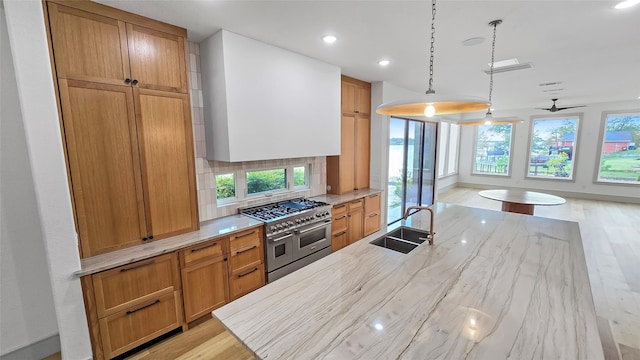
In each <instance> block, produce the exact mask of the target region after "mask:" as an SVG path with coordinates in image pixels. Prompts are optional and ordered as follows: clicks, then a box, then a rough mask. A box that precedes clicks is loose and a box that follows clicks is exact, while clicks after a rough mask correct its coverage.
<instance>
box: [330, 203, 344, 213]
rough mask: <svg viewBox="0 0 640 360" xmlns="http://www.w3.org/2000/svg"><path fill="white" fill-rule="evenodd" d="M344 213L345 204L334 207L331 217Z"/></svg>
mask: <svg viewBox="0 0 640 360" xmlns="http://www.w3.org/2000/svg"><path fill="white" fill-rule="evenodd" d="M346 213H347V203H344V204H338V205H336V206H334V207H333V209H332V210H331V215H332V216H338V215H342V214H346Z"/></svg>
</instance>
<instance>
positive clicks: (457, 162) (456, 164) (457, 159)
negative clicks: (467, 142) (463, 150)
mask: <svg viewBox="0 0 640 360" xmlns="http://www.w3.org/2000/svg"><path fill="white" fill-rule="evenodd" d="M453 126H455V127H456V129H457V131H456V137H455V141H456V146H455V147H454V149H456V156H455V160H454V163H453V165H454V168H455V170H453V171H450V169H449V165H450V164H451V140H454V139H453V137H451V129H452V128H453ZM461 134H462V128H461V126H460V125H459V124H456V123H450V124H449V139H448V140H447V163H446V165H447V166H446V167H445V177H446V176H452V175H457V174H458V167H459V166H460V136H461Z"/></svg>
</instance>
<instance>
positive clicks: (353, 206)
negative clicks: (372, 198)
mask: <svg viewBox="0 0 640 360" xmlns="http://www.w3.org/2000/svg"><path fill="white" fill-rule="evenodd" d="M363 203H364V201H363V200H362V199H358V200H353V201H349V212H351V211H353V210H357V209H361V208H362V206H363Z"/></svg>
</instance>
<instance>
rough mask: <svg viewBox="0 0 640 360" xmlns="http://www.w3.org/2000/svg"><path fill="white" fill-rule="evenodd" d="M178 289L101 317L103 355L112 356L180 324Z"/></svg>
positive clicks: (180, 313)
mask: <svg viewBox="0 0 640 360" xmlns="http://www.w3.org/2000/svg"><path fill="white" fill-rule="evenodd" d="M179 304H180V292H179V291H172V292H167V293H166V294H164V295H162V296H159V297H157V298H156V299H153V300H150V301H147V302H144V303H141V304H139V305H136V306H134V307H131V309H129V310H126V311H121V312H119V313H116V314H113V315H110V316H107V317H105V318H102V319H100V332H101V335H102V346H103V349H104V353H105V356H106V357H107V358H112V357H114V356H117V355H120V354H122V353H124V352H126V351H128V350H131V349H133V348H134V347H136V346H138V345H141V344H143V343H145V342H147V341H149V340H151V339H153V338H155V337H157V336H159V335H162V334H164V333H166V332H168V331H171V330H173V329H175V328H178V327H180V326H182V322H183V321H182V312H181V311H180V310H181V309H180V307H179Z"/></svg>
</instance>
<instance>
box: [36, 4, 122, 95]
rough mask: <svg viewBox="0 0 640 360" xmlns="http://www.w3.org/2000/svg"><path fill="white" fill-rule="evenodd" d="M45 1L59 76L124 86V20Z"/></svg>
mask: <svg viewBox="0 0 640 360" xmlns="http://www.w3.org/2000/svg"><path fill="white" fill-rule="evenodd" d="M47 4H48V9H49V20H50V26H51V37H52V42H53V52H54V57H55V63H56V72H57V75H58V77H59V78H63V79H76V80H85V81H94V82H102V83H108V84H118V85H123V84H124V83H125V82H124V80H125V79H126V78H130V77H131V76H130V73H129V57H128V54H127V38H126V28H125V24H124V22H122V21H118V20H115V19H111V18H108V17H104V16H100V15H96V14H92V13H89V12H86V11H82V10H76V9H72V8H69V7H66V6H62V5H58V4H54V3H47Z"/></svg>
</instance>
